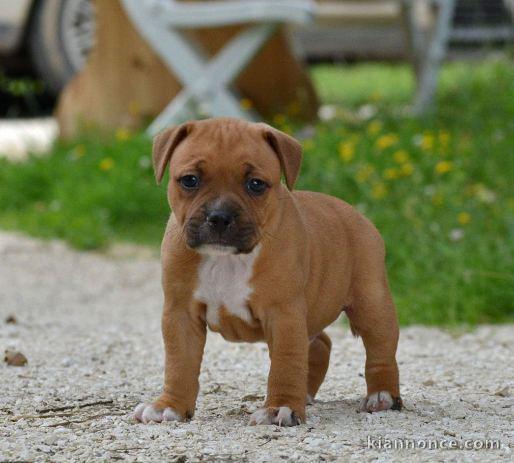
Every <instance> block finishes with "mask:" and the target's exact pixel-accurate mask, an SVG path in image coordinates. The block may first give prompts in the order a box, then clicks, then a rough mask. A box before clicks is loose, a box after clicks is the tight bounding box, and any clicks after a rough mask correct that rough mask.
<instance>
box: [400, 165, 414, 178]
mask: <svg viewBox="0 0 514 463" xmlns="http://www.w3.org/2000/svg"><path fill="white" fill-rule="evenodd" d="M400 171H401V173H402V175H403V176H404V177H408V176H409V175H412V173H413V172H414V166H413V165H412V164H411V163H410V162H405V163H404V164H402V165H401V167H400Z"/></svg>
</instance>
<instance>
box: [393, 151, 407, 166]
mask: <svg viewBox="0 0 514 463" xmlns="http://www.w3.org/2000/svg"><path fill="white" fill-rule="evenodd" d="M393 159H394V160H395V162H397V163H398V164H403V163H404V162H407V161H408V160H409V154H408V153H407V151H405V150H398V151H396V152H395V153H394V154H393Z"/></svg>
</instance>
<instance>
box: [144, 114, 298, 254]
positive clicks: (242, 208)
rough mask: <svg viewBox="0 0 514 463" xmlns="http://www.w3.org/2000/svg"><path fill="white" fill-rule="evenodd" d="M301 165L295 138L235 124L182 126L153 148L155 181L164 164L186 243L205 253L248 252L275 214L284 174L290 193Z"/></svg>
mask: <svg viewBox="0 0 514 463" xmlns="http://www.w3.org/2000/svg"><path fill="white" fill-rule="evenodd" d="M300 163H301V146H300V144H299V143H298V142H297V141H296V140H294V139H293V138H291V137H290V136H288V135H286V134H285V133H282V132H280V131H278V130H276V129H273V128H272V127H270V126H268V125H266V124H256V123H249V122H245V121H240V120H237V119H225V118H223V119H210V120H205V121H196V122H187V123H185V124H183V125H180V126H178V127H172V128H169V129H167V130H165V131H164V132H162V133H161V134H159V135H158V136H157V137H156V138H155V140H154V147H153V164H154V169H155V177H156V180H157V182H158V183H160V182H161V180H162V177H163V175H164V172H165V170H166V167H167V165H168V164H169V165H170V181H169V185H168V199H169V202H170V205H171V207H172V209H173V211H174V213H175V215H176V217H177V220H178V222H179V224H180V225H181V227H182V230H183V233H184V237H185V241H186V243H187V246H189V247H190V248H192V249H196V250H197V251H198V252H207V253H221V254H228V253H232V254H237V253H249V252H251V251H252V249H253V248H254V247H255V246H256V245H257V244H258V242H259V240H260V239H261V237H262V236H263V235H265V232H266V227H267V225H268V224H269V222H270V220H271V219H272V217H273V216H274V214H275V213H276V211H277V210H278V206H279V204H280V203H279V201H280V196H281V191H282V193H283V189H282V188H283V187H282V186H281V183H280V179H281V176H282V174H283V175H284V177H285V181H286V184H287V187H288V188H289V189H292V188H293V186H294V183H295V181H296V178H297V176H298V173H299V170H300ZM282 196H283V194H282Z"/></svg>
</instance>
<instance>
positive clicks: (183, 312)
mask: <svg viewBox="0 0 514 463" xmlns="http://www.w3.org/2000/svg"><path fill="white" fill-rule="evenodd" d="M153 161H154V167H155V175H156V179H157V181H158V182H160V181H161V179H162V177H163V175H164V172H165V169H166V166H167V165H168V163H169V164H170V182H169V186H168V199H169V203H170V205H171V206H172V208H173V214H172V215H171V217H170V219H169V222H168V226H167V229H166V233H165V235H164V240H163V244H162V262H163V274H162V284H163V288H164V311H163V317H162V332H163V337H164V344H165V351H166V360H165V381H164V390H163V393H162V394H161V396H160V397H159V398H158V399H157V400H156V401H155V402H154V403H153V404H148V405H146V404H140V405H139V406H138V407H137V408H136V411H135V416H136V419H137V420H139V421H142V422H144V423H147V422H149V421H167V420H179V421H180V420H185V419H188V418H191V417H192V416H193V413H194V410H195V402H196V397H197V395H198V388H199V385H198V376H199V373H200V364H201V361H202V354H203V349H204V344H205V338H206V330H207V327H209V328H210V329H211V330H212V331H215V332H218V333H220V334H221V335H222V336H223V337H224V338H225V339H227V340H229V341H248V342H255V341H265V342H266V343H267V344H268V347H269V353H270V358H271V368H270V372H269V378H268V391H267V398H266V402H265V404H264V406H263V408H262V409H260V410H258V411H257V412H255V413H254V414H253V415H252V416H251V418H250V423H251V424H279V425H283V426H290V425H296V424H299V423H302V422H305V405H306V402H308V401H310V400H312V399H313V398H314V397H315V395H316V392H317V391H318V388H319V387H320V385H321V383H322V382H323V379H324V377H325V373H326V371H327V367H328V362H329V356H330V347H331V343H330V339H329V338H328V336H327V335H326V334H325V333H324V332H323V329H324V328H325V327H326V326H328V325H330V324H331V323H332V322H333V321H334V320H336V319H337V318H338V316H339V315H340V314H341V312H342V311H346V314H347V316H348V318H349V319H350V324H351V328H352V331H353V333H354V334H358V335H360V336H362V339H363V341H364V346H365V348H366V382H367V395H366V397H365V398H364V399H363V401H362V404H361V408H362V410H366V411H369V412H372V411H379V410H385V409H389V408H394V409H399V408H401V399H400V391H399V384H398V367H397V365H396V360H395V353H396V346H397V342H398V323H397V318H396V313H395V307H394V304H393V301H392V299H391V295H390V291H389V288H388V284H387V277H386V270H385V266H384V255H385V252H384V244H383V241H382V239H381V237H380V235H379V233H378V232H377V230H376V229H375V227H374V226H373V225H372V224H371V223H370V222H369V221H368V220H367V219H366V218H364V217H363V216H362V215H361V214H360V213H359V212H357V211H356V210H355V209H354V208H352V207H351V206H350V205H348V204H346V203H345V202H343V201H341V200H339V199H336V198H333V197H330V196H326V195H323V194H319V193H311V192H305V191H292V189H293V186H294V183H295V180H296V178H297V176H298V173H299V170H300V163H301V146H300V144H299V143H298V142H297V141H296V140H294V139H293V138H291V137H289V136H288V135H286V134H284V133H282V132H280V131H278V130H275V129H273V128H271V127H269V126H268V125H265V124H254V123H248V122H244V121H239V120H235V119H211V120H206V121H199V122H188V123H185V124H183V125H181V126H179V127H174V128H170V129H168V130H167V131H165V132H163V133H162V134H160V135H159V136H157V137H156V139H155V142H154V151H153ZM282 174H283V175H284V177H285V181H286V184H287V188H286V186H284V185H283V184H282V183H281V182H280V179H281V175H282Z"/></svg>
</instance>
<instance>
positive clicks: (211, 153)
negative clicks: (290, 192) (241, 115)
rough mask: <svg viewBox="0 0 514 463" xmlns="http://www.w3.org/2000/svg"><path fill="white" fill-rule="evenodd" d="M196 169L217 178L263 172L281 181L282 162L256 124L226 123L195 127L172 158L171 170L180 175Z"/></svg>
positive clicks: (211, 121) (196, 124) (195, 125)
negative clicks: (185, 171)
mask: <svg viewBox="0 0 514 463" xmlns="http://www.w3.org/2000/svg"><path fill="white" fill-rule="evenodd" d="M191 168H193V169H194V170H196V171H200V172H203V173H210V174H213V175H220V176H223V175H230V174H231V173H232V174H236V173H242V174H244V173H246V172H247V171H259V173H261V174H266V175H268V176H271V177H273V178H271V179H270V180H276V179H279V178H280V161H279V158H278V156H277V155H276V154H275V152H274V151H273V149H272V147H271V146H270V145H269V144H268V143H267V142H266V139H265V138H264V136H263V135H262V132H261V131H259V130H258V128H257V127H255V126H254V125H252V124H249V123H246V122H243V121H238V120H225V121H223V122H221V121H215V120H209V121H202V122H197V123H195V124H194V126H193V127H192V128H190V132H189V133H188V135H187V137H186V138H185V139H184V141H183V142H182V143H181V144H180V145H179V146H178V147H177V149H176V152H175V154H174V155H173V157H172V158H171V162H170V169H171V171H172V172H174V173H176V174H177V175H181V174H183V173H184V172H183V171H184V169H185V170H188V169H191Z"/></svg>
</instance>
